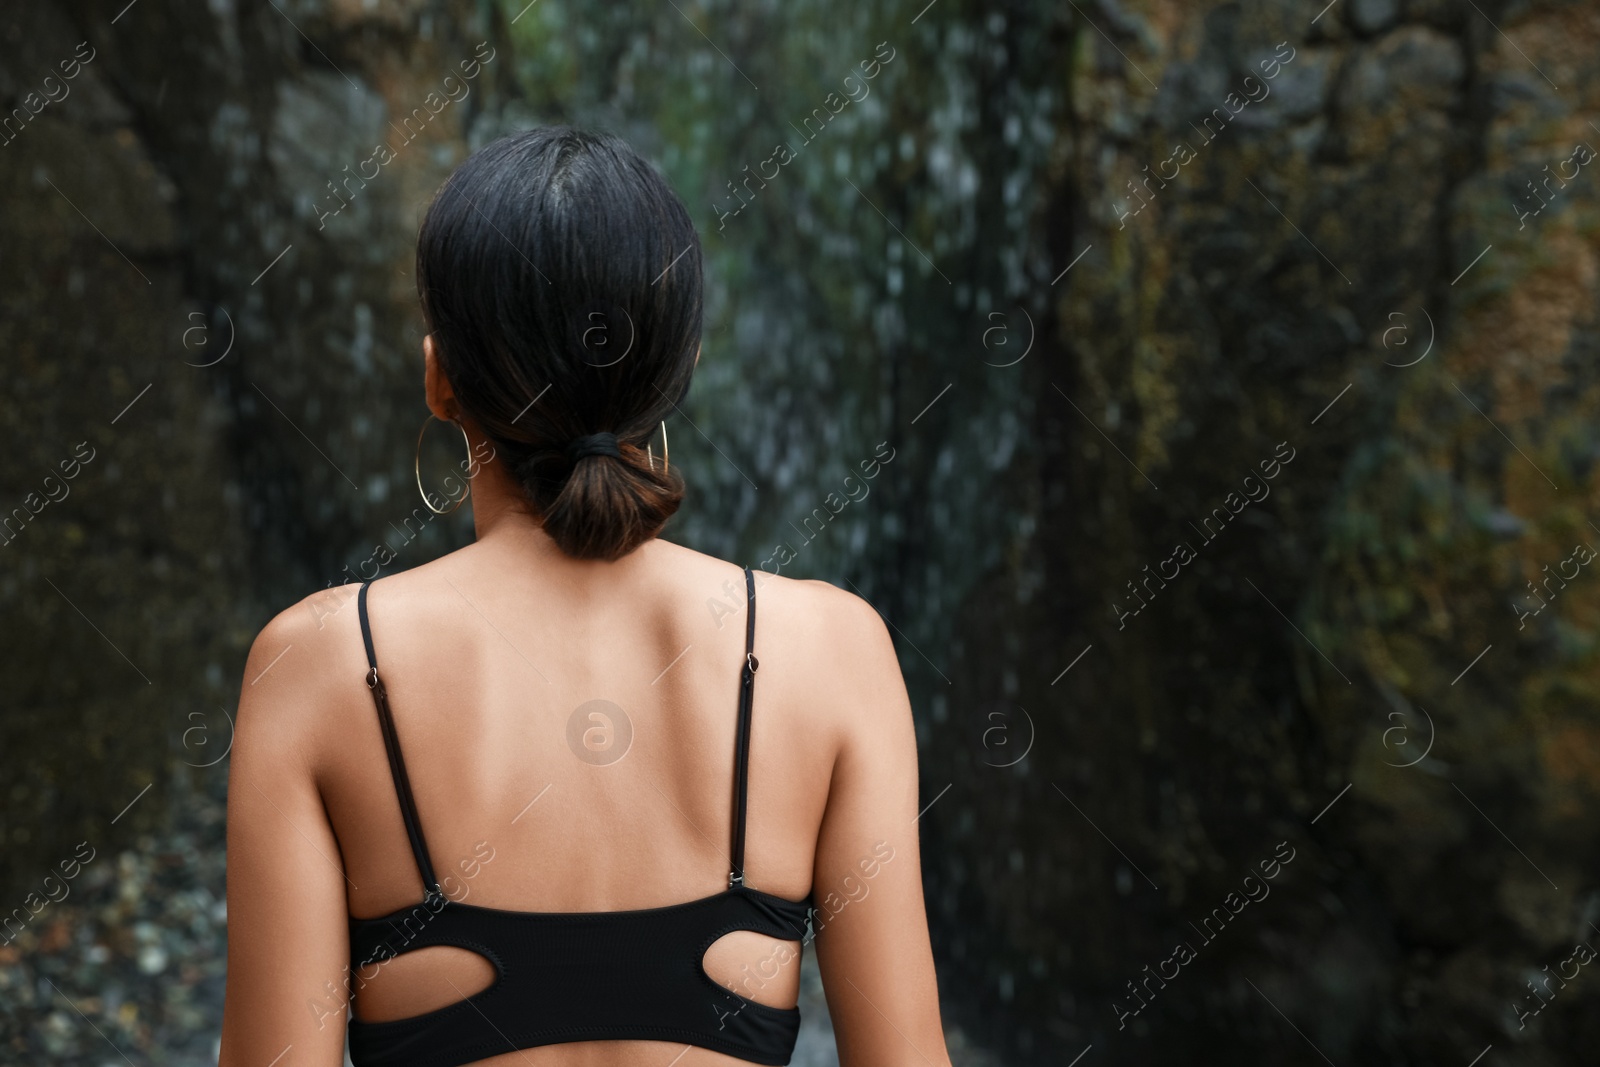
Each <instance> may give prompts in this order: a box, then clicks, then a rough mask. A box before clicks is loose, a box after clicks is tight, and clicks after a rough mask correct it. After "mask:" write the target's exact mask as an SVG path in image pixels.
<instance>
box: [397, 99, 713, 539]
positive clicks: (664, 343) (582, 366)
mask: <svg viewBox="0 0 1600 1067" xmlns="http://www.w3.org/2000/svg"><path fill="white" fill-rule="evenodd" d="M417 291H418V294H419V295H420V297H421V300H422V312H423V315H424V317H425V318H426V319H427V324H428V330H429V332H430V333H431V334H432V335H433V344H434V351H435V353H436V356H437V358H438V359H439V361H440V366H441V369H442V370H443V371H444V374H445V377H446V378H448V379H449V381H450V385H451V388H452V389H453V390H454V391H455V394H456V397H457V398H458V400H459V401H460V404H461V407H462V410H463V411H464V412H465V413H466V414H467V415H468V416H470V417H471V418H472V420H473V421H474V422H476V423H477V424H478V425H479V426H480V427H482V429H483V431H484V433H486V434H487V435H488V436H489V438H490V440H491V441H492V442H493V444H494V446H495V453H496V455H497V457H499V458H500V459H502V460H503V461H504V462H505V463H506V464H507V466H508V469H509V470H510V471H511V473H512V474H513V475H514V476H515V477H516V479H517V481H518V482H520V483H521V485H522V487H523V489H524V491H525V492H526V493H527V496H528V501H529V504H530V505H531V507H532V509H533V511H534V512H535V513H536V514H537V515H538V516H539V517H540V521H541V523H542V525H543V526H544V529H545V530H546V532H548V533H549V534H550V536H551V537H553V538H554V539H555V541H556V543H557V544H558V545H560V546H561V548H562V550H563V551H565V552H566V553H568V554H569V555H572V556H577V557H581V558H585V559H607V560H614V559H617V558H619V557H621V556H623V555H626V554H627V553H628V552H630V551H632V550H633V549H634V548H636V547H638V546H639V545H640V544H642V543H643V542H645V541H647V540H649V539H650V538H652V537H654V536H655V535H656V534H657V533H658V532H660V530H661V527H662V526H663V525H664V524H665V523H666V521H667V519H669V518H671V517H672V514H673V513H674V512H675V511H677V510H678V505H679V504H680V503H681V502H682V500H683V491H684V490H683V480H682V478H681V477H680V476H679V474H678V470H677V468H676V467H673V468H672V469H671V471H670V472H668V471H665V470H664V469H663V467H664V463H663V458H662V457H661V456H659V455H657V456H656V457H655V469H653V470H652V469H651V466H650V463H649V461H648V459H647V457H646V452H645V443H646V441H647V440H648V439H649V438H650V435H651V434H652V433H653V432H654V431H655V430H656V428H657V426H658V424H659V423H660V422H661V420H662V419H664V418H666V416H667V415H669V414H671V413H672V411H673V410H674V408H675V406H676V405H677V403H678V402H680V401H681V400H682V399H683V397H684V396H685V395H686V394H687V392H688V389H689V380H690V377H691V375H692V374H693V372H694V362H695V357H696V355H697V354H698V352H699V343H700V327H701V317H702V297H701V260H700V238H699V236H698V235H697V234H696V233H695V230H694V225H693V223H692V222H691V221H690V218H689V212H688V210H687V209H686V208H685V207H684V206H683V202H682V201H681V200H679V199H678V197H677V195H676V194H675V193H673V191H672V190H671V188H669V187H668V185H667V183H666V181H665V180H664V179H663V178H662V177H661V175H660V174H658V173H657V172H656V171H655V170H654V168H652V167H651V166H650V164H648V163H647V162H645V161H644V160H643V159H642V158H640V156H639V155H638V154H637V153H635V152H634V151H633V149H632V148H630V147H629V146H628V145H627V143H626V142H624V141H623V140H622V139H621V138H618V137H616V136H613V135H611V134H606V133H593V132H589V131H585V130H578V129H573V128H571V127H567V126H545V127H540V128H538V129H534V130H528V131H526V132H524V133H518V134H513V135H511V136H508V137H502V138H501V139H499V140H497V141H494V142H493V143H491V144H489V145H486V146H485V147H484V148H482V149H480V150H479V151H477V152H475V153H474V154H473V155H472V156H470V157H468V159H467V160H466V162H464V163H462V164H461V166H460V167H458V168H457V169H456V171H455V173H453V174H452V175H451V176H450V178H449V179H448V180H447V181H446V182H445V184H444V186H443V187H442V188H441V189H440V190H439V192H438V194H437V195H436V196H435V197H434V200H433V203H432V205H430V206H429V208H428V213H427V216H426V217H425V218H424V219H423V222H422V229H421V232H420V233H419V234H418V237H417ZM595 433H611V434H615V435H616V438H617V450H618V451H619V452H620V453H621V456H620V458H618V457H615V456H611V455H606V454H591V455H586V456H582V457H581V458H578V459H576V460H574V459H572V458H570V457H569V455H568V452H567V448H568V445H569V444H570V443H571V442H573V441H574V440H576V439H578V438H581V437H586V436H589V435H591V434H595Z"/></svg>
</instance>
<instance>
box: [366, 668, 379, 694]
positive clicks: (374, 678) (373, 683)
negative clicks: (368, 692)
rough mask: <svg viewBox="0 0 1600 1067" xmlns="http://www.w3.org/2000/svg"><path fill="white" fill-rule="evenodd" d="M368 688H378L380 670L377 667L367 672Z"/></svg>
mask: <svg viewBox="0 0 1600 1067" xmlns="http://www.w3.org/2000/svg"><path fill="white" fill-rule="evenodd" d="M367 688H368V689H376V688H378V668H376V667H372V668H369V669H368V670H367Z"/></svg>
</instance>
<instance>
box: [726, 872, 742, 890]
mask: <svg viewBox="0 0 1600 1067" xmlns="http://www.w3.org/2000/svg"><path fill="white" fill-rule="evenodd" d="M743 886H744V873H743V872H742V871H729V872H728V888H729V889H734V888H742V887H743Z"/></svg>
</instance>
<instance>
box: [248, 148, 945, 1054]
mask: <svg viewBox="0 0 1600 1067" xmlns="http://www.w3.org/2000/svg"><path fill="white" fill-rule="evenodd" d="M417 284H418V290H419V292H420V294H421V300H422V309H423V314H424V317H425V319H426V322H427V327H428V331H429V332H428V336H427V337H426V338H425V340H424V342H423V346H422V348H423V364H424V384H425V387H426V391H427V404H428V408H429V410H430V411H431V412H432V416H431V417H434V418H437V419H440V420H443V421H445V422H448V423H451V424H453V426H454V428H453V429H451V428H446V429H445V430H444V432H445V433H447V434H448V435H449V436H450V437H452V438H459V439H460V440H459V441H457V442H456V443H457V445H458V447H461V448H462V449H463V450H464V451H465V455H466V458H465V459H463V460H462V461H461V464H462V468H463V470H464V471H465V472H466V473H467V474H468V475H469V483H470V496H468V495H466V492H467V486H466V485H465V484H462V483H459V482H456V483H453V485H454V488H451V485H452V483H451V482H450V481H449V480H448V479H447V480H446V482H445V485H446V489H447V493H446V494H444V495H440V494H430V493H428V492H427V491H426V490H424V491H423V496H424V502H425V503H426V504H427V505H428V507H430V508H433V509H434V510H436V511H445V510H448V507H449V505H450V498H452V497H453V498H454V499H455V502H456V503H457V504H459V503H460V502H461V500H463V499H467V500H470V503H471V507H472V517H473V523H474V526H475V528H476V533H477V539H476V541H475V542H474V543H473V544H471V545H469V546H467V547H466V548H463V549H460V550H459V551H456V552H452V553H450V554H448V555H446V556H445V557H443V558H442V559H438V560H435V561H433V562H431V563H427V564H425V565H422V566H419V567H415V568H413V569H411V570H407V571H404V572H402V573H395V574H391V575H387V576H384V577H383V578H382V579H381V580H378V581H376V582H373V583H367V584H362V585H360V586H346V587H343V588H341V589H330V590H326V591H324V592H322V593H319V594H317V595H314V596H311V597H308V598H307V599H306V600H304V601H302V602H301V603H300V604H298V605H296V606H294V607H292V608H290V609H288V610H287V611H285V612H283V613H282V614H281V615H279V616H277V618H275V619H273V620H272V621H271V622H270V623H269V624H268V625H267V626H266V628H265V629H263V630H262V631H261V634H260V635H259V636H258V637H257V638H256V641H255V643H254V645H253V646H252V647H251V650H250V659H249V663H248V664H247V666H246V668H245V682H244V685H243V690H242V695H241V698H240V702H239V714H238V728H237V739H236V741H235V744H234V748H233V757H232V761H233V762H232V772H231V773H232V779H231V781H230V786H229V798H228V861H229V862H228V916H229V930H228V935H229V936H228V984H227V1000H226V1007H225V1013H224V1022H223V1032H222V1056H221V1063H222V1065H223V1067H269V1065H277V1064H281V1065H282V1067H336V1065H338V1064H339V1063H340V1062H341V1058H340V1057H341V1054H342V1049H343V1047H344V1041H345V1035H346V1028H347V1025H348V1032H349V1039H350V1051H351V1058H352V1060H353V1062H354V1063H355V1064H356V1065H357V1067H388V1065H396V1067H398V1065H406V1067H453V1065H457V1064H468V1063H472V1064H486V1065H491V1064H492V1065H496V1067H502V1065H503V1067H509V1065H513V1064H533V1063H537V1064H539V1065H540V1067H580V1065H598V1064H606V1065H618V1067H635V1065H637V1067H645V1065H649V1067H667V1065H668V1064H669V1063H673V1064H683V1065H686V1067H688V1065H695V1064H705V1065H713V1064H737V1063H768V1064H782V1063H787V1062H788V1060H789V1056H790V1053H791V1051H792V1049H793V1043H794V1038H795V1033H796V1030H797V1028H798V1025H799V1013H798V1011H797V1010H796V1009H795V1004H796V1000H797V996H798V989H799V969H800V964H799V961H800V954H801V952H802V951H804V943H805V942H807V941H808V938H809V936H810V935H811V934H813V933H814V935H815V940H814V941H812V942H811V943H812V944H814V945H815V948H816V952H817V960H818V963H819V966H820V968H821V972H822V976H823V982H824V986H825V989H826V994H827V999H828V1008H829V1013H830V1014H831V1015H832V1017H833V1026H834V1032H835V1034H836V1036H837V1040H838V1047H839V1057H840V1061H841V1063H842V1064H844V1065H846V1067H869V1065H870V1067H894V1065H898V1064H905V1065H913V1064H915V1065H923V1064H932V1065H935V1067H938V1065H943V1064H947V1063H948V1062H949V1060H948V1057H947V1054H946V1052H945V1047H944V1041H943V1036H942V1030H941V1025H940V1018H939V1008H938V1000H937V991H936V988H935V981H934V969H933V960H932V954H931V951H930V949H929V943H928V931H927V921H926V915H925V912H924V907H923V900H922V881H921V874H920V866H919V864H920V858H919V854H918V848H917V828H916V820H917V814H918V807H919V806H918V797H917V772H916V742H915V737H914V733H913V728H912V717H911V709H910V706H909V702H908V700H907V696H906V691H905V685H904V682H903V681H902V679H901V676H900V673H899V667H898V663H897V661H896V658H895V652H894V648H893V645H892V642H891V640H890V638H889V636H888V634H887V633H886V631H885V629H884V626H883V623H882V621H881V620H880V619H879V617H878V615H877V614H876V613H875V612H874V611H873V609H872V608H871V607H870V606H869V605H867V604H866V603H865V602H864V601H862V600H860V599H858V598H856V597H854V596H852V595H850V594H848V593H845V592H842V591H840V590H838V589H836V588H834V587H833V586H831V585H828V584H826V583H823V582H816V581H794V580H789V579H784V578H779V577H776V576H771V575H767V574H764V573H763V574H761V575H759V576H757V575H756V574H754V573H752V572H751V571H749V570H747V569H743V568H740V567H738V566H735V565H733V564H730V563H725V562H723V561H721V560H717V559H713V558H711V557H709V556H705V555H701V554H700V553H697V552H693V551H690V550H688V549H685V548H680V547H678V546H676V545H673V544H670V543H668V542H665V541H661V540H659V539H657V538H656V536H655V535H656V534H657V533H658V532H659V531H660V529H661V527H662V525H663V524H664V523H665V522H666V520H667V519H668V518H669V517H670V516H671V515H672V513H673V512H674V511H675V510H676V508H677V507H678V504H679V502H680V501H681V500H682V497H683V484H682V481H681V478H680V475H679V472H678V470H677V468H676V467H673V466H671V465H670V457H669V456H668V453H667V447H666V442H665V439H664V435H665V432H666V428H665V425H664V423H663V420H664V419H665V418H666V417H667V416H669V415H671V414H672V413H673V412H674V411H675V409H676V406H677V402H678V401H679V400H681V399H682V397H683V395H684V394H685V393H686V392H687V389H688V385H689V379H690V375H691V374H692V372H693V370H694V366H695V363H696V362H697V361H698V359H699V335H700V328H701V263H700V246H699V241H698V239H697V237H696V235H695V232H694V229H693V227H692V225H691V223H690V220H689V215H688V213H687V211H686V210H685V209H684V206H683V204H682V203H681V202H680V201H679V200H678V198H677V197H676V196H675V195H674V194H673V193H672V191H671V190H670V189H669V188H668V187H667V185H666V184H665V182H664V181H663V180H662V179H661V177H660V176H659V175H658V174H657V173H656V172H655V171H654V170H653V169H652V168H651V167H650V166H649V165H648V164H646V163H645V162H644V161H643V160H641V159H640V158H639V157H638V156H637V155H635V154H634V153H633V151H632V150H631V149H629V148H628V146H627V145H625V144H624V143H623V142H621V141H620V140H618V139H617V138H615V137H611V136H605V135H596V134H591V133H585V132H581V131H578V130H573V129H568V128H561V127H554V128H545V129H538V130H533V131H530V132H527V133H523V134H518V135H515V136H512V137H507V138H504V139H502V140H499V141H496V142H495V143H493V144H491V145H489V146H488V147H486V148H484V149H483V150H482V151H480V152H478V153H476V154H475V155H473V156H472V157H471V158H470V159H468V160H467V161H466V162H465V163H464V164H463V165H462V166H461V167H460V168H459V169H458V170H457V171H456V172H455V174H454V175H452V176H451V178H450V180H449V181H448V182H446V184H445V185H444V187H443V188H442V189H441V190H440V192H439V194H438V196H437V197H436V199H435V200H434V202H433V204H432V206H431V207H430V209H429V211H428V214H427V216H426V218H425V220H424V222H423V225H422V229H421V233H420V236H419V239H418V248H417ZM658 425H659V427H660V433H661V435H662V438H663V439H662V441H661V443H660V448H659V454H657V451H658V450H657V448H656V446H655V442H654V437H655V434H654V432H653V431H655V430H656V429H657V427H658ZM427 426H428V424H427V423H424V430H426V429H427ZM435 432H439V430H438V429H437V428H436V429H435ZM418 447H419V457H420V452H421V439H420V438H419V442H418ZM419 471H420V462H419ZM422 484H423V479H422V476H421V475H420V473H419V477H418V486H419V489H420V488H421V487H422ZM421 514H422V517H424V518H425V517H426V513H421ZM758 604H759V608H760V625H759V626H758V625H756V608H757V606H758ZM758 676H759V679H760V683H761V684H760V685H759V686H757V685H756V684H755V682H756V679H757V677H758ZM811 904H814V905H815V907H816V909H817V910H816V911H815V912H812V913H811V914H810V925H811V930H810V931H808V928H807V920H808V910H809V909H808V905H811ZM675 1057H677V1058H676V1059H675Z"/></svg>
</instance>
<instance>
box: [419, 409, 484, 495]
mask: <svg viewBox="0 0 1600 1067" xmlns="http://www.w3.org/2000/svg"><path fill="white" fill-rule="evenodd" d="M438 418H439V416H437V415H435V414H433V413H432V412H429V413H428V417H427V418H426V419H423V420H422V429H421V430H419V431H418V432H417V457H416V463H415V470H416V474H417V492H419V493H421V494H422V502H423V503H424V504H426V505H427V506H428V510H429V511H431V512H433V513H434V514H435V515H448V514H450V513H451V512H452V511H454V510H456V508H459V507H460V506H461V505H462V504H464V503H465V502H466V499H467V497H468V496H470V495H471V493H472V485H471V483H470V482H469V483H468V485H467V489H466V492H464V493H462V494H461V498H460V499H459V500H457V501H456V502H455V505H454V507H448V508H444V509H442V510H441V509H439V508H436V507H434V506H433V501H432V500H430V499H429V498H428V491H427V490H426V489H424V488H423V487H422V438H423V437H424V436H425V435H426V434H427V432H428V422H429V421H430V420H432V419H438ZM439 421H440V422H445V421H446V420H445V419H439ZM448 421H449V422H451V423H454V425H455V428H456V429H458V430H460V431H461V439H462V440H463V441H465V442H466V443H467V456H468V462H469V463H470V462H471V456H472V439H471V438H469V437H468V436H467V428H466V427H465V426H463V425H461V424H460V423H459V422H456V420H454V419H450V420H448Z"/></svg>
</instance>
